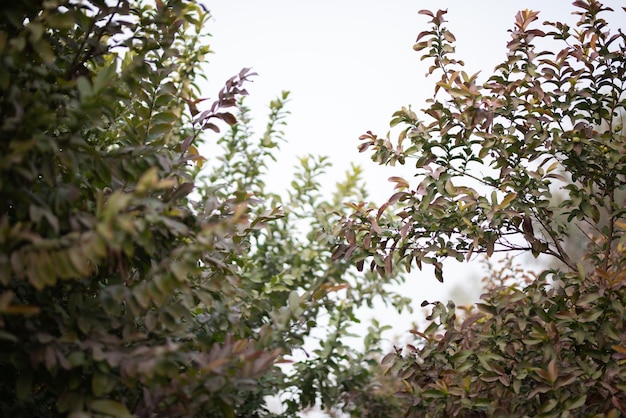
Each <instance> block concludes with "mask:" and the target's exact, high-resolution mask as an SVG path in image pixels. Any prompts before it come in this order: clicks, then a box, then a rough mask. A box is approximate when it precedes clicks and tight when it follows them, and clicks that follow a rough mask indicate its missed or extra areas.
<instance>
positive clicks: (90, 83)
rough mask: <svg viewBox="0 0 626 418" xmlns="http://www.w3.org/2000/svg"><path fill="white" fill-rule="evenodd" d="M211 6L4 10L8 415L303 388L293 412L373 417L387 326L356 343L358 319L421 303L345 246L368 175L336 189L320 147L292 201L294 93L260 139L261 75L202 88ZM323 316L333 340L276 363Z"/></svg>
mask: <svg viewBox="0 0 626 418" xmlns="http://www.w3.org/2000/svg"><path fill="white" fill-rule="evenodd" d="M208 17H209V14H208V12H207V11H206V10H204V9H203V7H202V6H200V5H197V4H196V3H195V2H192V1H187V0H171V1H168V2H164V1H161V0H156V1H154V2H153V3H152V2H141V1H130V0H118V1H116V2H109V1H101V0H90V1H88V2H76V1H44V2H42V1H37V0H32V1H30V0H24V1H21V2H13V3H11V4H10V5H5V6H3V9H2V12H0V58H1V61H0V62H1V63H0V90H1V92H2V94H1V95H0V109H1V113H0V115H1V116H0V135H1V138H2V141H0V248H1V251H0V376H1V378H0V415H2V416H39V417H48V416H50V417H51V416H70V417H72V418H80V417H90V416H91V417H105V416H116V417H123V416H137V417H150V416H168V417H191V416H193V417H201V416H226V417H234V416H241V417H253V416H272V414H271V413H270V412H268V411H267V408H266V397H267V396H268V395H280V394H290V393H291V394H292V396H289V397H287V398H286V400H285V404H286V409H287V412H286V413H285V414H284V415H283V416H285V415H288V416H295V415H296V414H297V412H298V411H299V410H302V409H304V408H307V407H309V406H311V405H315V404H317V403H321V404H322V406H323V407H325V408H327V409H331V408H336V409H344V410H350V409H352V410H355V409H359V408H360V409H361V410H366V411H369V410H371V408H370V409H368V403H367V402H368V391H370V389H368V388H370V387H371V385H372V384H374V382H375V380H376V379H377V378H378V377H377V376H376V375H375V368H376V356H377V353H378V352H379V349H378V348H377V345H376V343H377V341H378V338H379V332H380V330H379V327H378V326H376V324H373V326H372V327H371V332H370V333H368V335H367V336H366V337H365V340H366V347H368V349H367V350H366V351H365V352H358V351H356V350H354V349H351V348H350V347H349V346H348V345H347V343H346V341H345V339H346V337H347V336H348V335H349V333H348V330H349V326H350V324H353V323H354V322H357V321H358V320H357V318H356V317H355V310H356V308H357V307H358V306H360V304H362V303H371V301H372V300H373V298H375V297H380V298H382V299H383V300H384V301H385V302H387V303H394V304H395V305H397V306H398V307H399V308H401V307H402V306H403V305H404V304H406V300H405V299H404V298H402V297H401V296H398V295H395V294H393V293H392V292H390V291H388V289H387V287H386V284H387V283H389V282H390V281H393V280H396V279H395V278H391V279H390V280H389V281H381V280H379V279H378V278H377V277H376V276H375V275H373V274H370V275H361V274H359V275H358V276H357V275H356V273H355V270H354V269H353V268H351V265H350V263H349V262H348V261H347V260H345V259H342V258H341V257H340V256H338V254H337V253H332V252H331V251H330V245H329V242H330V241H332V242H334V241H333V240H334V237H333V236H332V234H330V232H329V231H330V229H331V225H333V224H335V223H336V222H337V221H338V219H339V217H338V216H336V215H335V217H334V218H333V215H331V214H329V215H328V216H326V215H322V214H321V212H320V210H323V209H328V210H330V209H332V210H334V211H336V212H337V213H339V214H340V213H342V209H338V208H341V204H340V198H341V196H352V197H353V198H354V199H363V198H364V195H363V191H362V184H361V180H360V177H359V172H358V170H357V169H355V170H354V171H353V172H352V173H349V175H348V177H347V179H346V180H345V182H342V183H340V184H339V185H338V189H337V191H336V193H335V194H334V195H333V196H331V197H330V198H329V200H324V199H322V197H321V196H320V194H319V192H318V190H319V184H318V182H317V178H318V176H319V175H320V173H322V172H323V170H324V167H325V164H326V163H325V161H324V159H322V158H316V157H309V158H304V159H303V160H302V163H301V168H300V169H299V171H298V174H297V175H296V179H295V181H294V185H293V190H292V191H290V194H289V195H288V196H287V197H281V196H278V195H273V194H270V193H267V192H266V191H265V189H264V183H263V174H264V170H265V167H266V166H267V164H269V163H271V160H272V159H273V158H276V157H275V155H274V151H275V150H276V149H277V146H278V144H279V142H280V138H281V134H280V126H281V124H283V123H284V117H285V115H286V113H285V109H284V105H285V102H286V100H287V95H286V94H284V95H283V96H281V97H280V98H278V99H277V100H275V101H273V102H272V103H271V105H270V116H269V123H268V128H267V131H266V132H265V133H264V135H262V136H261V138H259V139H258V140H257V139H255V137H254V134H253V133H252V132H251V131H250V127H249V112H248V109H246V107H245V105H244V102H243V101H242V97H243V96H245V95H246V94H247V93H246V90H245V85H246V83H247V82H248V81H249V80H250V78H251V77H252V76H253V73H251V72H250V71H249V70H248V69H243V70H242V71H241V72H240V73H239V74H237V75H235V76H234V77H233V78H231V79H229V80H227V81H226V83H225V85H224V87H223V89H222V90H221V91H220V92H219V93H218V94H217V99H216V100H214V101H209V100H208V99H206V98H203V97H201V96H200V93H199V88H198V85H197V81H198V77H199V76H201V74H202V73H203V68H202V67H201V65H202V61H203V58H204V56H205V55H206V54H208V53H209V52H210V50H209V48H208V46H207V45H206V37H207V35H208V34H207V33H206V30H205V28H206V26H207V20H208ZM225 124H226V125H228V126H229V127H230V128H229V130H228V131H227V132H226V133H225V134H223V135H222V136H221V138H220V139H218V145H219V147H218V151H216V153H215V154H212V155H220V157H219V158H214V157H212V158H205V157H204V156H202V155H201V154H200V151H199V150H200V149H201V147H200V145H201V144H202V143H203V141H205V140H206V139H207V137H208V138H210V137H211V135H216V134H221V133H220V131H221V130H222V129H224V125H225ZM203 167H204V169H203ZM344 214H347V213H344ZM300 232H301V233H300ZM339 292H341V296H338V293H339ZM324 315H329V316H330V320H329V323H328V324H327V325H325V324H322V323H320V320H321V318H322V317H323V316H324ZM313 330H317V332H318V335H320V334H321V335H324V332H325V330H327V333H328V335H330V336H332V338H324V337H322V338H321V339H320V348H319V350H316V351H315V352H313V353H311V355H310V357H309V360H307V361H306V362H304V363H301V364H296V365H295V367H294V368H293V369H292V371H286V372H283V371H281V369H280V368H279V366H278V364H279V363H281V362H286V361H289V356H290V355H291V354H292V353H293V352H294V351H295V350H299V349H301V346H302V344H303V341H304V339H305V338H307V337H308V336H310V335H311V334H312V333H313ZM373 392H375V391H373ZM356 397H358V398H359V405H357V406H356V407H355V404H354V399H355V398H356ZM372 398H373V401H372V405H373V407H377V408H379V410H380V409H382V410H385V411H389V410H390V409H389V408H394V407H396V408H397V407H398V405H400V403H401V401H398V400H394V399H389V398H376V396H372ZM355 416H358V415H355Z"/></svg>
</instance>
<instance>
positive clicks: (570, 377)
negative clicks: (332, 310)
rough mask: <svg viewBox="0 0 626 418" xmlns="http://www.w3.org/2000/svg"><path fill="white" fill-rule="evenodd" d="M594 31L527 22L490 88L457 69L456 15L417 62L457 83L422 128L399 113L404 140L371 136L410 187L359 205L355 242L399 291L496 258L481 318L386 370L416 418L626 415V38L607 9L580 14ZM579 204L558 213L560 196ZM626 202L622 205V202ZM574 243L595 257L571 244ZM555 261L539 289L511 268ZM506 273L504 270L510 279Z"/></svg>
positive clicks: (566, 204)
mask: <svg viewBox="0 0 626 418" xmlns="http://www.w3.org/2000/svg"><path fill="white" fill-rule="evenodd" d="M573 5H574V10H575V11H574V14H575V15H576V16H577V19H578V22H577V23H576V24H575V25H574V26H570V25H568V24H566V23H563V22H545V23H544V24H543V26H541V27H540V28H538V27H536V24H535V23H534V22H535V21H536V20H537V19H538V12H535V11H530V10H523V11H520V12H519V13H518V14H517V15H516V17H515V25H514V27H513V29H512V30H511V31H510V33H511V39H510V41H509V42H508V44H507V48H508V53H507V56H506V60H505V61H504V62H503V63H502V64H500V65H498V66H497V67H496V68H495V70H494V73H493V74H492V75H491V76H490V77H489V78H488V80H487V81H486V82H484V83H482V84H481V83H479V82H478V78H479V77H478V74H473V75H472V74H468V73H466V72H465V71H464V70H463V69H462V68H463V66H464V63H463V62H462V61H460V60H458V59H456V58H455V55H454V49H455V48H454V43H455V37H454V35H453V34H452V33H451V32H450V31H449V30H448V29H447V28H446V23H445V18H444V17H445V13H446V12H445V11H442V10H440V11H438V12H431V11H428V10H422V11H420V13H421V14H423V15H425V16H427V17H429V18H430V24H431V29H430V30H425V31H423V32H422V33H420V34H419V35H418V38H417V43H416V44H415V46H414V49H415V50H416V51H420V52H421V53H422V54H423V56H422V58H423V59H426V60H428V61H430V62H431V63H432V66H431V67H430V69H429V74H436V73H438V74H441V78H440V79H439V80H438V81H437V82H436V85H435V92H434V96H433V98H432V99H430V100H429V101H428V103H427V107H426V108H425V109H424V110H423V112H422V114H423V117H424V118H425V119H424V120H422V119H420V118H419V117H418V114H417V113H416V112H414V111H413V110H411V109H410V108H403V109H402V110H400V111H398V112H396V113H395V114H394V116H393V120H392V121H391V125H392V126H396V127H399V128H402V129H401V131H400V133H399V137H398V139H397V141H392V140H391V138H390V137H389V136H388V137H386V138H380V137H378V136H377V135H375V134H373V133H371V132H368V133H367V134H365V135H363V136H362V137H361V139H362V141H363V144H362V145H361V147H360V150H361V151H366V150H368V149H369V150H373V154H372V158H373V160H374V161H376V162H378V163H380V164H389V165H394V164H396V163H398V164H408V163H412V164H415V168H416V179H413V180H410V181H409V180H407V179H404V178H401V177H397V176H396V177H392V178H390V181H391V182H393V183H394V184H395V188H396V189H397V192H396V193H395V194H393V195H392V196H391V197H390V199H389V201H388V202H387V203H385V204H384V205H383V206H382V207H380V208H376V207H372V206H368V205H364V204H361V205H359V204H355V205H354V206H353V207H354V211H353V212H352V213H351V214H350V215H349V216H347V217H344V218H343V221H342V226H341V227H340V228H338V229H340V231H339V232H338V235H339V236H340V237H341V238H342V240H341V241H340V242H338V244H337V248H341V251H343V252H344V253H346V254H348V253H349V254H350V258H351V259H353V261H355V262H356V263H357V267H359V268H360V269H363V268H364V267H365V263H366V262H369V266H370V269H371V270H374V271H378V272H379V273H381V274H382V275H384V274H390V273H391V272H392V271H395V270H402V269H403V268H404V269H407V270H410V269H411V268H412V267H413V266H417V267H418V268H420V269H421V268H422V267H423V265H432V266H433V267H434V272H435V276H436V277H437V279H439V280H440V281H443V278H444V275H443V262H444V260H446V259H449V258H451V259H456V260H458V261H463V260H470V259H472V258H473V256H475V255H476V254H481V253H482V254H485V255H486V256H487V257H489V258H492V257H495V256H496V255H497V253H505V254H507V256H505V258H504V260H502V258H501V257H499V258H494V260H498V259H500V260H501V261H500V264H498V263H497V262H495V261H494V262H492V268H491V270H490V274H489V277H488V280H487V282H488V286H487V289H486V292H485V294H484V295H483V296H482V300H481V302H480V303H478V304H476V305H475V306H474V307H473V308H470V309H468V310H466V311H460V310H457V309H456V308H455V306H454V304H453V303H451V302H450V303H448V304H447V305H446V304H442V303H440V302H435V303H428V302H424V306H431V314H430V316H429V317H428V318H427V319H428V325H427V326H426V328H425V330H423V331H420V330H414V331H413V334H414V335H415V338H417V340H416V341H415V342H414V343H413V344H408V345H407V346H405V347H404V349H401V348H398V349H396V352H394V353H390V354H388V355H387V356H385V358H384V359H383V363H384V364H385V365H386V367H387V368H388V370H387V373H388V375H389V376H395V377H396V378H398V379H399V381H401V382H402V383H403V384H404V385H405V387H404V389H403V390H402V391H400V392H399V393H398V394H397V396H399V397H401V398H404V399H407V400H408V401H409V402H410V404H411V407H410V408H408V409H407V411H406V416H410V417H444V416H464V417H481V416H484V417H511V416H520V417H523V416H538V417H573V416H576V417H578V416H595V417H616V416H622V415H623V414H626V368H625V367H626V362H625V361H624V359H625V358H626V348H624V338H625V336H626V322H625V320H624V318H626V309H625V307H624V301H626V289H625V288H624V283H626V276H625V273H624V267H625V265H626V234H625V230H626V219H625V218H626V210H625V209H624V203H625V202H624V201H623V200H622V199H623V190H624V188H625V186H626V137H625V135H624V132H625V131H624V127H623V122H624V121H623V118H624V115H626V109H625V108H626V94H625V87H626V86H625V83H626V77H625V76H626V36H625V35H624V34H623V33H622V31H617V33H612V32H611V30H610V25H609V23H608V22H607V21H606V20H605V18H604V16H607V15H608V14H609V13H611V12H613V13H614V14H616V15H619V16H621V17H620V18H621V19H622V20H623V14H622V13H623V12H624V10H618V11H613V10H612V9H610V8H608V7H605V6H603V5H602V4H601V3H600V2H598V1H593V0H580V1H575V2H574V3H573ZM557 192H558V193H560V194H561V195H562V199H561V201H560V203H556V204H555V199H553V198H552V197H553V193H557ZM620 196H621V198H620ZM572 227H575V228H577V229H579V230H580V231H581V232H582V233H583V236H584V237H585V240H586V250H585V255H584V257H583V259H580V258H577V257H575V256H572V254H570V252H568V250H567V248H568V246H567V245H565V244H566V243H567V241H568V239H570V238H569V232H570V231H572ZM521 253H531V254H532V255H534V256H535V257H537V256H538V255H540V254H545V255H548V256H552V257H554V258H555V259H557V260H559V261H560V264H559V268H554V269H548V270H546V271H544V272H542V273H540V274H538V275H537V276H536V277H535V276H534V275H532V274H531V273H529V272H528V268H527V266H526V267H525V268H522V267H520V266H518V265H516V263H515V261H514V260H513V259H512V258H511V257H510V255H511V254H521ZM498 265H500V267H498Z"/></svg>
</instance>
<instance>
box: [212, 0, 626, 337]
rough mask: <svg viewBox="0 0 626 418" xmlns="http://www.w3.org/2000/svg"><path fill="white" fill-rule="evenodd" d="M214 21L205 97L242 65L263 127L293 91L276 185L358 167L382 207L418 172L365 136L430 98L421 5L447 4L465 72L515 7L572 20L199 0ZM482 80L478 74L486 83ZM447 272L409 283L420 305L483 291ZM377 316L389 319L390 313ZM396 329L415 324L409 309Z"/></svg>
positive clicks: (489, 65)
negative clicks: (374, 147) (366, 148)
mask: <svg viewBox="0 0 626 418" xmlns="http://www.w3.org/2000/svg"><path fill="white" fill-rule="evenodd" d="M203 3H204V4H205V5H206V6H207V7H208V9H209V10H211V12H212V15H213V17H214V19H213V21H212V22H211V27H210V29H209V31H210V32H211V33H212V34H213V38H212V41H211V47H212V49H213V51H214V52H215V54H214V55H211V56H210V57H209V61H210V64H209V65H208V67H207V69H208V71H207V76H208V78H209V82H208V84H207V85H206V92H203V96H210V97H214V96H215V93H216V92H217V91H218V89H219V88H220V87H221V86H222V84H223V81H225V80H226V79H227V78H229V77H230V76H232V75H234V74H236V73H238V72H239V70H240V69H241V68H243V67H252V68H253V70H254V71H255V72H257V73H258V74H259V76H258V77H256V78H255V81H254V83H252V84H251V85H249V86H248V91H249V92H250V96H249V97H248V99H247V104H248V106H249V107H251V108H252V112H253V116H254V117H255V120H256V122H257V123H258V128H257V129H256V131H257V132H259V133H260V132H262V130H263V127H264V124H265V121H266V118H265V115H266V113H267V104H268V103H269V101H270V100H272V99H273V98H274V97H276V96H277V95H278V94H279V93H280V92H281V91H282V90H289V91H291V101H290V103H289V105H288V108H289V110H290V111H291V115H290V117H289V118H288V120H287V122H288V126H287V128H286V129H285V131H286V138H287V140H288V143H287V144H283V146H282V152H281V154H280V157H279V163H278V164H277V165H276V167H274V168H273V169H272V175H271V178H270V181H269V182H268V183H269V186H270V187H271V188H272V190H274V191H281V190H285V189H286V187H288V184H289V183H290V181H291V178H290V173H292V172H293V169H292V167H293V166H294V165H295V164H296V162H297V160H296V156H300V155H306V154H309V153H312V154H321V155H327V156H330V157H331V161H332V162H333V168H332V170H331V171H330V173H329V175H328V176H327V177H326V178H325V180H324V181H325V182H326V184H327V185H328V187H332V186H333V184H334V182H335V181H336V180H337V179H339V178H341V177H342V176H343V173H344V172H345V171H346V170H347V169H348V168H349V166H350V163H351V162H355V163H357V164H359V165H361V166H362V167H363V168H364V169H365V172H366V176H367V181H368V184H369V191H370V194H371V196H372V198H373V200H375V201H376V202H378V203H382V202H383V201H384V199H386V198H387V197H388V196H389V195H390V194H391V193H392V188H393V185H392V184H391V183H389V182H388V181H387V178H388V177H390V176H392V175H403V174H404V175H405V176H406V177H407V178H410V177H411V169H410V167H406V168H390V169H389V168H387V169H382V168H379V167H378V166H376V165H375V164H374V163H373V162H372V161H371V160H370V159H369V154H367V153H365V154H359V153H358V151H357V146H358V144H359V141H358V137H359V136H360V135H361V134H363V133H365V132H366V131H367V130H371V131H373V132H374V133H377V134H378V135H384V134H386V132H387V131H388V129H389V128H388V126H389V121H390V120H391V114H392V113H393V112H394V111H396V110H398V109H400V108H401V107H402V106H407V105H409V104H411V105H412V106H413V109H414V110H417V109H421V108H422V107H423V104H424V100H425V99H426V98H428V97H429V96H431V95H432V92H433V85H434V83H435V82H436V81H437V78H438V75H436V76H434V77H430V78H425V74H426V71H427V68H428V66H429V65H430V62H429V61H420V54H419V53H416V52H414V51H413V50H412V46H413V44H414V42H415V38H416V36H417V34H418V33H419V32H421V31H422V30H428V29H429V28H430V27H429V24H428V23H427V22H428V19H429V18H428V17H427V16H423V15H418V13H417V12H418V10H420V9H430V10H433V11H435V10H437V9H448V14H447V15H446V16H447V20H448V23H447V27H448V29H449V30H450V31H451V32H452V33H454V35H455V36H456V38H457V58H458V59H461V60H463V61H465V70H466V71H467V72H468V73H474V72H476V71H482V73H483V74H484V75H485V77H486V76H488V75H489V74H490V71H491V70H492V69H493V68H494V66H495V65H496V64H498V63H499V62H501V61H502V60H503V59H504V57H505V54H506V43H507V41H508V39H509V34H508V33H507V30H508V29H510V28H512V27H513V23H514V16H515V14H516V13H517V11H518V10H521V9H526V8H528V9H532V10H539V11H541V13H540V15H539V22H543V21H545V20H550V21H555V20H561V21H563V20H566V21H572V19H574V17H573V16H571V14H570V13H571V11H573V10H574V8H573V6H571V1H569V0H523V1H522V0H518V1H514V0H509V1H503V0H475V1H468V0H437V1H434V0H431V1H418V0H318V1H308V2H305V1H302V0H300V1H298V0H214V1H211V0H204V1H203ZM604 4H606V5H609V6H612V7H613V8H614V9H615V10H616V12H615V13H612V14H610V15H608V14H607V15H605V17H606V18H608V19H610V20H611V22H612V24H613V25H614V27H623V26H624V23H626V13H624V12H623V11H622V10H621V6H622V2H621V1H618V0H611V1H605V2H604ZM484 79H485V78H483V80H484ZM457 267H458V268H455V269H454V270H448V274H445V273H446V272H445V271H444V275H445V277H446V280H447V281H448V282H449V284H448V287H444V286H442V285H440V284H439V282H437V281H436V279H435V278H434V276H433V275H432V273H431V272H426V273H424V274H422V275H421V276H420V277H412V278H410V279H409V281H408V283H407V284H406V286H405V287H404V288H403V292H404V293H405V294H412V295H415V302H416V306H418V305H419V303H420V302H421V301H422V300H424V299H428V300H436V299H439V300H446V299H447V289H448V288H449V286H454V285H455V284H456V285H461V286H463V284H464V283H467V284H468V285H467V294H468V297H470V298H472V297H475V296H476V292H475V290H476V289H475V286H476V285H475V283H476V282H475V281H474V280H475V278H476V274H477V273H476V269H474V270H473V271H474V273H471V271H472V269H468V268H467V266H465V265H458V266H457ZM379 319H382V321H383V322H387V321H385V318H379ZM387 319H389V320H390V321H394V323H400V324H401V325H400V326H399V327H398V328H397V333H398V334H400V335H404V333H405V332H406V330H408V329H409V328H410V323H409V320H407V318H406V316H404V317H403V319H402V320H400V321H398V318H395V319H394V317H393V316H392V315H391V314H390V315H388V316H387Z"/></svg>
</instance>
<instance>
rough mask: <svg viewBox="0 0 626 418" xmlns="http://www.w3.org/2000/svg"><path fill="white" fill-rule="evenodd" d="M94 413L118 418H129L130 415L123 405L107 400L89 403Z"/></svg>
mask: <svg viewBox="0 0 626 418" xmlns="http://www.w3.org/2000/svg"><path fill="white" fill-rule="evenodd" d="M89 408H90V409H92V410H93V411H94V412H99V413H101V414H106V415H110V416H112V417H118V418H131V417H132V414H131V413H130V411H129V410H128V409H127V408H126V406H124V405H123V404H121V403H119V402H116V401H112V400H109V399H98V400H95V401H92V402H90V403H89Z"/></svg>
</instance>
